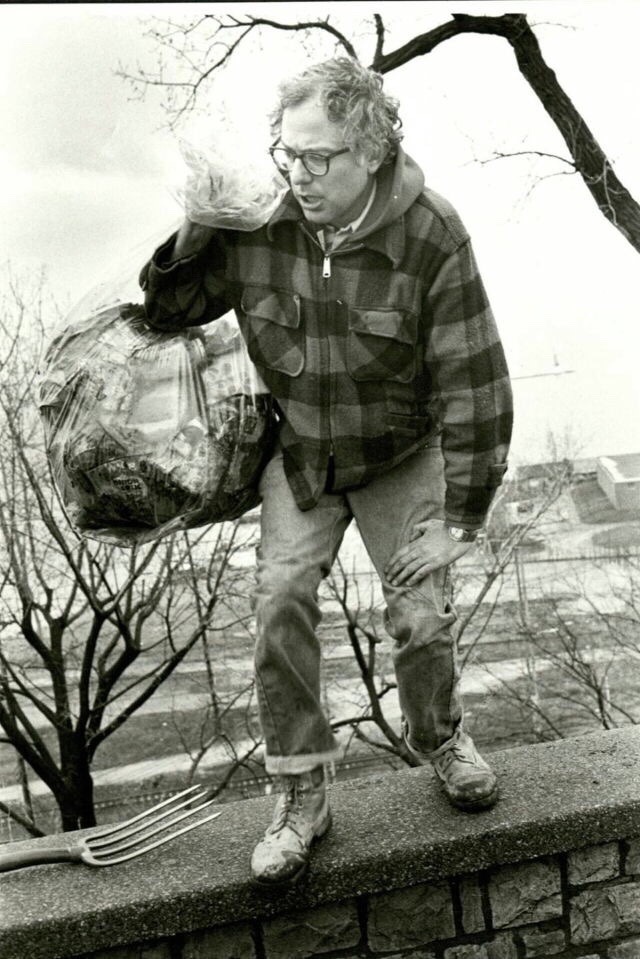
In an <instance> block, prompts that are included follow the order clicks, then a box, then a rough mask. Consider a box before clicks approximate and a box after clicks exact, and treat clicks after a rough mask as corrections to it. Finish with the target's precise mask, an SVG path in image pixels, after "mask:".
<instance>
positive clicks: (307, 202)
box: [296, 193, 322, 209]
mask: <svg viewBox="0 0 640 959" xmlns="http://www.w3.org/2000/svg"><path fill="white" fill-rule="evenodd" d="M296 199H297V200H298V203H300V205H301V206H306V207H307V208H309V209H313V208H314V207H316V206H319V205H320V204H321V203H322V197H320V196H311V195H310V194H308V193H298V194H297V197H296Z"/></svg>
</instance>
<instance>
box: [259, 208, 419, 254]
mask: <svg viewBox="0 0 640 959" xmlns="http://www.w3.org/2000/svg"><path fill="white" fill-rule="evenodd" d="M376 199H377V198H376ZM368 219H369V217H367V220H368ZM306 222H307V221H306V220H305V218H304V214H303V213H302V209H301V208H300V205H299V204H298V202H297V201H296V199H295V197H294V196H293V193H292V192H291V190H288V191H287V193H286V194H285V195H284V197H283V198H282V201H281V202H280V205H279V206H278V207H277V208H276V210H275V211H274V213H273V214H272V216H271V218H270V219H269V222H268V223H267V236H268V238H269V240H270V241H273V239H274V236H275V231H276V228H277V227H278V226H279V225H280V224H281V223H299V224H300V225H301V226H304V225H305V224H306ZM363 226H365V227H366V220H365V223H364V224H363ZM361 231H362V227H361V228H360V229H359V230H357V231H356V232H355V233H354V235H353V236H352V237H349V238H348V239H347V240H345V241H344V243H342V244H341V246H340V252H341V253H346V252H347V251H348V250H349V249H353V248H354V247H360V246H365V247H368V248H369V249H370V250H375V251H377V252H378V253H382V254H383V255H384V256H386V257H387V258H388V259H389V260H390V261H391V264H392V266H393V268H394V269H397V268H398V266H399V265H400V263H401V262H402V258H403V256H404V249H405V235H404V216H399V217H397V219H395V220H391V221H390V222H388V223H386V224H385V225H384V226H382V227H381V228H380V229H377V230H375V229H374V231H373V232H372V233H368V234H367V233H365V235H364V236H361V235H360V234H361Z"/></svg>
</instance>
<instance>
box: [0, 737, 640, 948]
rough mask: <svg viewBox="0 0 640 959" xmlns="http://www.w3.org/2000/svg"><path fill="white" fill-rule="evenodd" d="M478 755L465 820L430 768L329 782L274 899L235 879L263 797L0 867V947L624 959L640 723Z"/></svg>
mask: <svg viewBox="0 0 640 959" xmlns="http://www.w3.org/2000/svg"><path fill="white" fill-rule="evenodd" d="M492 760H493V765H494V766H495V768H496V771H497V772H498V774H499V776H500V781H501V793H502V795H501V801H500V802H499V803H498V805H497V806H496V807H495V808H494V809H493V810H490V811H488V812H484V813H480V814H475V815H468V814H463V813H460V812H457V811H455V810H453V809H451V808H450V807H449V806H448V804H447V803H446V801H445V800H444V798H443V797H442V796H441V794H440V792H439V789H438V786H437V783H436V782H435V780H434V777H433V775H432V773H431V770H429V769H419V770H408V771H407V772H398V773H390V774H389V775H386V776H375V777H371V778H369V779H363V780H355V781H353V782H349V783H345V784H341V785H338V786H334V787H333V789H332V806H333V809H334V827H333V829H332V831H331V833H330V834H329V835H328V836H327V837H326V839H324V840H323V841H322V842H321V843H320V844H319V846H318V848H317V851H316V853H315V855H314V859H313V863H312V868H311V869H310V872H309V875H308V877H307V878H306V879H305V880H304V881H303V883H302V884H301V885H300V886H299V887H298V888H297V889H296V890H293V891H291V892H288V893H287V894H279V895H274V894H273V893H271V894H268V895H267V894H265V893H262V892H259V891H256V890H255V889H253V888H252V887H251V886H250V884H249V883H248V882H247V868H248V865H247V864H248V858H249V855H250V851H251V848H252V846H253V843H254V842H255V841H256V840H257V839H258V838H259V836H260V835H261V833H262V831H263V830H264V828H265V826H266V824H267V823H268V821H269V818H270V811H271V806H272V802H273V800H271V799H258V800H247V801H246V802H243V803H238V804H232V805H227V806H225V807H224V815H223V816H221V817H220V818H219V819H218V820H216V821H215V822H214V823H211V824H207V825H205V826H203V827H202V829H199V830H196V831H195V832H193V833H191V834H189V835H188V836H184V837H182V838H180V839H178V840H176V842H175V843H172V844H171V845H169V846H166V847H164V849H162V850H157V851H156V852H154V853H151V854H149V856H148V857H146V858H145V859H144V860H138V861H137V862H132V863H130V864H128V865H123V866H118V867H114V868H112V869H104V870H92V869H90V868H88V867H85V866H69V865H53V866H37V867H31V868H29V869H24V870H20V871H18V872H13V873H6V874H4V875H2V876H0V957H2V959H68V957H71V956H82V957H86V959H89V957H91V959H303V957H313V956H322V957H325V959H356V957H358V959H360V957H366V956H369V957H380V959H400V957H405V956H406V957H413V959H529V957H532V959H533V957H557V959H578V957H582V959H596V957H598V959H640V774H639V772H638V771H639V770H640V730H636V729H633V728H631V729H625V730H617V731H611V732H606V733H604V732H603V733H598V734H594V735H590V736H583V737H580V738H578V739H574V740H564V741H560V742H556V743H549V744H544V745H537V746H529V747H523V748H520V749H512V750H505V751H503V752H500V753H494V754H493V757H492ZM66 838H67V837H65V839H66ZM68 838H69V841H72V839H73V837H72V836H70V837H68ZM59 839H60V837H58V841H59ZM53 841H54V837H46V839H42V840H33V841H30V842H28V843H20V844H16V847H17V846H18V845H19V846H26V847H27V848H34V847H35V846H37V845H38V844H51V843H52V842H53Z"/></svg>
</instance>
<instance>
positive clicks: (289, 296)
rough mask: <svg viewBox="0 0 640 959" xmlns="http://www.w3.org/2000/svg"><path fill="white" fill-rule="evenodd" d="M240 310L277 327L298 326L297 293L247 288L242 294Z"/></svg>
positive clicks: (298, 302) (298, 305)
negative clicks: (275, 324) (268, 321)
mask: <svg viewBox="0 0 640 959" xmlns="http://www.w3.org/2000/svg"><path fill="white" fill-rule="evenodd" d="M240 308H241V310H242V312H243V313H246V314H247V315H248V316H258V317H260V318H261V319H263V320H270V321H271V322H272V323H277V324H278V326H288V327H292V328H296V327H298V326H300V297H299V295H298V294H297V293H288V292H287V291H286V290H272V289H270V287H267V286H247V287H245V289H244V290H243V293H242V300H241V302H240Z"/></svg>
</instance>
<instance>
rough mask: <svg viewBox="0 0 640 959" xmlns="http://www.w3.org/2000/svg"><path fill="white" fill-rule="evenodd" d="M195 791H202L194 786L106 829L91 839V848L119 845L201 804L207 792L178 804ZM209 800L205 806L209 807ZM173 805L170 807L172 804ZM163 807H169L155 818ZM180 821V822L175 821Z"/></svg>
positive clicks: (189, 813) (191, 796)
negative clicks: (158, 823)
mask: <svg viewBox="0 0 640 959" xmlns="http://www.w3.org/2000/svg"><path fill="white" fill-rule="evenodd" d="M194 789H200V787H199V786H195V787H194V786H192V787H191V788H190V789H189V790H185V791H184V792H181V793H178V795H177V796H173V797H172V798H171V799H170V800H165V801H164V802H162V803H158V805H157V806H152V807H151V809H147V811H146V812H144V813H141V814H140V815H139V816H134V817H133V818H132V819H128V820H127V821H126V822H123V823H119V824H117V825H115V826H113V827H112V828H111V829H105V830H104V832H100V833H96V835H95V836H90V837H89V842H90V843H91V846H110V845H112V844H113V843H119V842H120V841H121V840H122V839H128V838H129V836H134V835H135V834H136V833H138V832H143V831H144V830H146V829H148V828H149V826H153V824H154V823H156V822H160V821H161V820H162V819H167V818H168V817H169V816H174V815H175V813H177V812H178V811H179V810H180V809H184V807H185V806H188V805H189V803H193V802H199V801H200V800H201V799H204V797H205V796H206V795H207V790H206V789H203V790H202V791H201V792H199V793H198V794H197V795H190V796H188V797H187V798H186V799H183V801H182V802H178V800H179V799H182V797H183V796H185V795H186V793H187V792H189V793H192V794H193V792H194ZM209 802H213V800H209V801H208V802H207V803H205V804H204V805H207V806H208V805H209ZM171 803H172V804H173V805H170V804H171ZM163 806H168V808H167V809H165V810H164V812H161V813H159V814H158V815H157V816H154V815H153V813H155V812H157V811H158V810H159V809H162V807H163ZM203 808H204V806H198V807H195V806H194V807H193V808H192V809H189V810H188V811H187V815H191V813H192V812H196V811H197V809H203ZM179 818H184V817H179ZM175 821H179V820H175Z"/></svg>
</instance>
